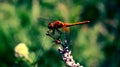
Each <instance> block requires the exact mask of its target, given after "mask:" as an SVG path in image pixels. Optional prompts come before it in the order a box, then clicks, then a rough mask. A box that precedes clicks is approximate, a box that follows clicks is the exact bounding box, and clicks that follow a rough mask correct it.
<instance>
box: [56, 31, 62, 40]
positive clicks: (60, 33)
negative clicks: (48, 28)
mask: <svg viewBox="0 0 120 67" xmlns="http://www.w3.org/2000/svg"><path fill="white" fill-rule="evenodd" d="M56 31H57V32H58V33H59V36H58V38H57V39H60V37H61V35H62V32H61V31H60V30H58V29H56Z"/></svg>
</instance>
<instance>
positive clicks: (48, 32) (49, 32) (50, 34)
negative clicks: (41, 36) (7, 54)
mask: <svg viewBox="0 0 120 67" xmlns="http://www.w3.org/2000/svg"><path fill="white" fill-rule="evenodd" d="M52 33H53V30H49V31H47V34H46V35H48V36H50V37H51V38H53V39H54V40H55V37H54V36H53V34H52Z"/></svg>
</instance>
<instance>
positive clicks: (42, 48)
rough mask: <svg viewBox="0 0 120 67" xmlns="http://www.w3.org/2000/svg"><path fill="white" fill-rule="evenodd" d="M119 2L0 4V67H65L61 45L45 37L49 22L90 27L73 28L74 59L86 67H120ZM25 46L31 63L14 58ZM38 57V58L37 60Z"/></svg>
mask: <svg viewBox="0 0 120 67" xmlns="http://www.w3.org/2000/svg"><path fill="white" fill-rule="evenodd" d="M119 7H120V0H0V67H32V65H31V64H32V62H34V60H35V59H36V58H37V63H36V64H35V66H36V67H65V64H64V63H63V61H62V60H61V57H60V54H59V53H58V50H57V48H58V45H54V43H53V42H52V39H51V38H50V37H48V36H46V35H45V34H46V31H47V30H48V28H47V24H48V23H49V22H50V21H46V20H42V21H41V20H40V19H39V17H43V18H47V19H54V20H61V21H64V22H70V23H74V22H77V21H83V20H90V21H91V22H90V23H89V24H85V25H79V26H74V27H71V28H70V39H71V41H72V44H73V46H72V47H71V51H72V55H73V58H74V59H75V61H76V62H79V63H80V64H81V65H83V66H84V67H120V9H119ZM19 43H24V44H26V46H27V47H28V49H29V60H31V62H28V61H27V60H25V59H24V58H16V57H15V51H14V50H15V47H16V46H17V45H18V44H19ZM38 55H39V56H38Z"/></svg>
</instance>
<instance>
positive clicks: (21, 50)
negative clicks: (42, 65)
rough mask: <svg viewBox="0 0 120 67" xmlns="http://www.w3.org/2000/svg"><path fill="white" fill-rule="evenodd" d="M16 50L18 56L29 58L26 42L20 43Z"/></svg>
mask: <svg viewBox="0 0 120 67" xmlns="http://www.w3.org/2000/svg"><path fill="white" fill-rule="evenodd" d="M14 50H15V56H16V57H20V58H22V57H24V58H25V59H28V55H29V51H28V48H27V46H26V45H25V44H24V43H20V44H18V45H17V46H16V47H15V49H14Z"/></svg>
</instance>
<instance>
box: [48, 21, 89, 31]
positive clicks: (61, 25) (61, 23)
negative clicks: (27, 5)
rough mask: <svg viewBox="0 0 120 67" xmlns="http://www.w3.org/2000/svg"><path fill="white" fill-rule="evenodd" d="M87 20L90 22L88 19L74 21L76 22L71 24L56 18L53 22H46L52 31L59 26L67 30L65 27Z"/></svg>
mask: <svg viewBox="0 0 120 67" xmlns="http://www.w3.org/2000/svg"><path fill="white" fill-rule="evenodd" d="M88 22H90V21H82V22H76V23H72V24H71V23H65V22H62V21H58V20H56V21H54V22H50V23H49V24H48V28H49V29H50V30H53V32H54V30H57V31H58V29H59V28H63V30H65V31H68V29H67V27H70V26H75V25H81V24H86V23H88Z"/></svg>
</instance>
